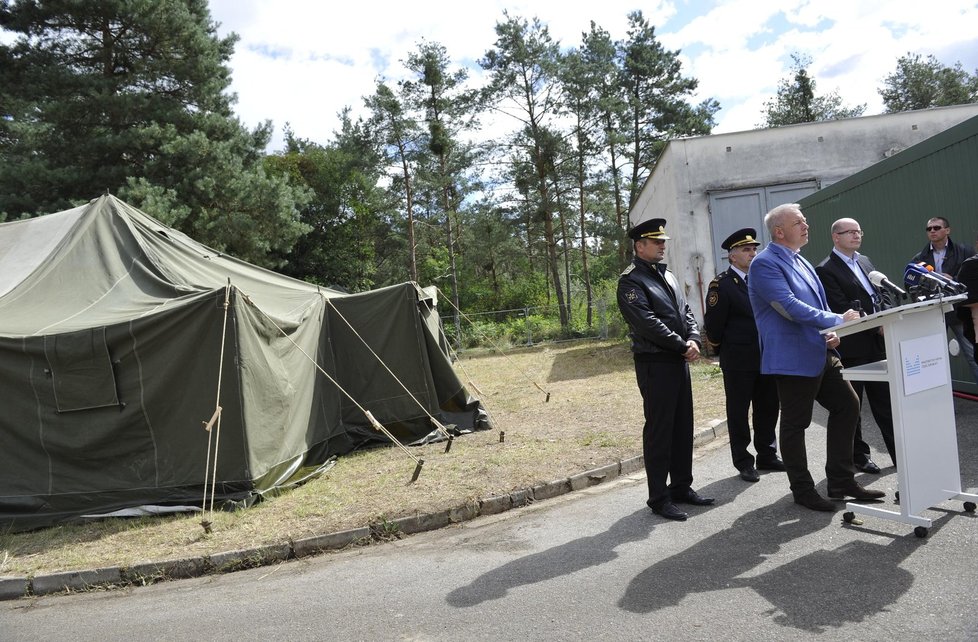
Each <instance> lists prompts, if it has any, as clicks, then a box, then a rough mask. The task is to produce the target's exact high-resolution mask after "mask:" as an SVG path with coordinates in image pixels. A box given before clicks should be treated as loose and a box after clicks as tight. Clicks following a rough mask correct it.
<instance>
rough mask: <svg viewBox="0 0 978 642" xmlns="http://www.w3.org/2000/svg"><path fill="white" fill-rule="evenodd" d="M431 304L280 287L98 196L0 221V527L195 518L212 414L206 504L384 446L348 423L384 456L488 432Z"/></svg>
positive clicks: (239, 499)
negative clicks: (211, 485) (212, 482)
mask: <svg viewBox="0 0 978 642" xmlns="http://www.w3.org/2000/svg"><path fill="white" fill-rule="evenodd" d="M432 298H433V297H432V294H431V293H426V292H424V291H422V290H421V289H420V288H418V287H417V286H416V284H413V283H404V284H401V285H396V286H391V287H387V288H382V289H379V290H374V291H370V292H365V293H360V294H346V293H342V292H338V291H335V290H330V289H326V288H322V287H318V286H315V285H311V284H308V283H304V282H302V281H297V280H295V279H291V278H288V277H285V276H282V275H280V274H277V273H274V272H271V271H268V270H265V269H262V268H259V267H256V266H254V265H250V264H248V263H245V262H242V261H239V260H236V259H234V258H232V257H230V256H226V255H222V254H221V253H219V252H216V251H214V250H212V249H210V248H208V247H206V246H204V245H201V244H200V243H197V242H196V241H194V240H193V239H191V238H189V237H187V236H186V235H184V234H182V233H180V232H177V231H175V230H173V229H171V228H168V227H166V226H164V225H162V224H161V223H159V222H158V221H156V220H154V219H152V218H151V217H149V216H148V215H146V214H145V213H143V212H141V211H139V210H138V209H136V208H133V207H131V206H129V205H127V204H126V203H124V202H122V201H121V200H119V199H117V198H115V197H113V196H108V195H107V196H103V197H101V198H98V199H96V200H94V201H92V202H91V203H89V204H88V205H85V206H83V207H78V208H74V209H71V210H67V211H64V212H60V213H57V214H50V215H47V216H42V217H39V218H35V219H28V220H22V221H14V222H9V223H3V224H0V399H2V405H3V409H2V411H0V437H2V444H3V447H2V448H0V528H3V529H5V530H25V529H30V528H36V527H40V526H45V525H50V524H53V523H56V522H58V521H62V520H65V519H68V518H73V517H77V516H81V515H89V514H104V513H108V512H111V511H116V510H119V509H122V508H129V507H137V506H144V505H150V506H152V505H155V506H175V505H191V506H199V505H201V501H202V499H203V492H204V480H205V468H206V466H207V449H208V438H209V435H208V433H207V432H206V431H205V430H204V429H203V424H204V422H206V421H208V420H209V419H210V418H211V417H212V416H213V414H214V412H215V409H216V407H217V406H218V405H220V407H221V409H222V411H221V413H220V442H219V448H218V450H217V469H216V470H217V475H216V479H217V484H216V489H215V493H216V494H215V499H216V501H217V504H218V505H220V504H221V503H228V502H234V503H237V504H249V503H251V502H253V501H255V500H256V499H258V498H260V497H261V496H262V495H263V494H266V493H269V492H275V491H277V490H279V489H282V488H285V487H289V486H290V485H293V484H295V483H296V482H297V481H299V480H302V479H304V478H306V477H308V475H309V474H310V473H312V472H314V471H316V470H317V469H318V468H319V467H321V466H323V465H324V464H325V463H326V462H327V461H328V460H329V459H330V458H331V457H332V456H334V455H341V454H344V453H347V452H350V451H351V450H354V449H356V448H359V447H362V446H365V445H368V444H372V443H379V442H385V441H388V440H387V438H386V437H385V436H384V435H383V434H382V433H379V432H378V431H376V430H375V429H374V428H373V427H372V426H371V425H370V423H369V421H368V419H367V418H366V416H365V415H364V413H363V411H362V410H361V408H363V409H367V410H369V411H370V412H371V413H372V414H373V415H374V416H375V417H376V419H377V420H378V421H379V422H380V423H381V424H383V425H384V426H385V427H386V428H387V429H388V430H389V431H390V432H391V434H393V435H394V436H395V438H397V439H398V440H399V441H401V442H402V443H415V442H419V441H424V440H425V439H427V438H429V437H430V435H431V433H432V431H433V428H434V425H433V423H432V421H431V417H434V418H435V419H437V420H438V421H439V422H441V423H442V424H445V425H451V426H454V427H455V429H456V430H457V431H459V432H462V431H466V430H471V429H477V428H486V427H488V422H487V420H486V415H485V412H484V410H482V408H481V407H480V405H479V402H478V400H477V399H475V398H474V397H472V396H471V395H470V394H469V392H468V391H467V390H466V388H465V387H464V386H463V384H462V383H461V382H460V381H459V379H458V378H457V376H456V375H455V372H454V370H453V369H452V367H451V363H450V361H449V359H448V358H447V356H446V354H445V352H444V351H443V349H442V347H441V346H440V340H441V338H442V337H440V336H439V333H440V332H439V331H438V326H437V323H435V324H432V317H433V315H435V314H436V313H435V312H434V301H433V300H432ZM225 302H227V303H225ZM434 319H435V320H437V316H435V317H434ZM368 346H369V347H368ZM222 354H223V360H222V357H221V355H222ZM375 355H376V356H375ZM378 357H379V359H380V360H382V361H383V365H382V364H381V363H380V362H379V361H378ZM385 366H386V367H385ZM319 368H322V370H323V371H325V372H326V373H328V374H329V376H330V377H332V379H333V381H331V380H330V378H327V377H326V376H324V375H323V374H322V373H321V372H320V371H319ZM388 369H389V370H390V372H388ZM391 373H393V374H391ZM219 381H220V386H219V385H218V382H219ZM334 382H335V383H334ZM338 386H340V387H342V388H343V390H345V391H346V392H347V393H348V395H349V397H348V396H347V395H346V394H343V393H342V392H341V391H340V389H339V387H338ZM350 397H352V400H351V399H350ZM419 404H420V405H419ZM215 434H216V431H215Z"/></svg>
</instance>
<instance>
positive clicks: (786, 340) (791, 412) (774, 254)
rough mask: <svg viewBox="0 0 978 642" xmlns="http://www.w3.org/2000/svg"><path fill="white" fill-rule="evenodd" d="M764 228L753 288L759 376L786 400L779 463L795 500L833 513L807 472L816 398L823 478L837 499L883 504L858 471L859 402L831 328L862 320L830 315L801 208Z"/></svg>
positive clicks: (791, 206)
mask: <svg viewBox="0 0 978 642" xmlns="http://www.w3.org/2000/svg"><path fill="white" fill-rule="evenodd" d="M764 224H765V225H766V226H767V229H768V231H769V232H770V235H771V242H770V243H769V244H768V246H767V247H766V248H764V250H763V251H762V252H761V253H760V254H758V255H757V257H755V258H754V260H753V261H752V262H751V264H750V271H749V272H748V274H747V276H748V286H747V290H748V292H749V293H750V302H751V308H753V310H754V321H755V323H756V324H757V334H758V336H759V337H760V341H761V372H762V373H764V374H771V375H774V376H775V380H776V381H777V384H778V396H779V397H780V399H781V432H780V435H779V437H780V439H779V440H778V441H779V444H780V446H781V459H782V460H783V461H784V465H785V468H786V469H787V473H788V482H789V483H790V486H791V494H792V495H793V496H794V498H795V503H797V504H800V505H802V506H804V507H806V508H809V509H811V510H819V511H834V510H835V509H836V508H835V504H833V503H832V502H830V501H827V500H826V499H825V498H823V497H822V496H821V495H819V493H818V491H817V490H815V481H814V479H812V474H811V472H809V470H808V453H807V451H806V448H805V430H806V429H807V428H808V426H809V425H811V422H812V412H813V408H814V404H815V402H816V401H817V402H818V403H819V405H821V406H823V407H824V408H825V409H826V410H828V411H829V417H828V421H827V422H826V426H825V428H826V442H827V443H826V457H825V476H826V477H827V478H828V495H829V497H830V498H833V499H843V498H845V497H853V498H855V499H879V498H880V497H883V496H884V495H885V493H883V492H881V491H878V490H871V489H868V488H863V487H862V486H860V485H859V484H858V483H857V482H856V480H855V478H854V476H855V469H854V468H853V466H852V437H853V433H854V431H855V429H856V419H857V418H858V417H859V399H858V398H857V397H856V393H855V392H854V391H853V389H852V386H851V385H850V384H849V382H848V381H846V380H845V379H843V378H842V362H841V361H840V360H839V356H838V353H836V351H835V348H836V346H838V345H839V337H838V335H836V334H835V333H834V332H829V333H827V334H825V335H823V334H821V332H820V331H821V330H826V329H828V328H831V327H833V326H836V325H839V324H841V323H842V322H843V321H852V320H853V319H858V318H859V313H858V312H856V311H855V310H851V309H850V310H846V311H845V312H844V313H843V314H837V313H835V312H832V311H830V310H829V307H828V301H827V300H826V298H825V289H824V288H823V287H822V284H821V282H820V281H819V280H818V276H817V275H816V274H815V268H813V267H812V264H811V263H809V262H808V261H806V260H805V258H804V257H802V256H801V254H800V251H801V248H802V247H803V246H804V245H805V244H806V243H808V222H807V221H806V220H805V216H804V215H803V214H802V213H801V208H800V207H799V206H798V204H797V203H788V204H785V205H779V206H778V207H775V208H774V209H773V210H771V211H770V212H768V213H767V215H765V217H764Z"/></svg>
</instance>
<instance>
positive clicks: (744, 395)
mask: <svg viewBox="0 0 978 642" xmlns="http://www.w3.org/2000/svg"><path fill="white" fill-rule="evenodd" d="M723 391H724V393H725V395H726V405H727V433H728V434H729V435H730V455H731V457H732V459H733V465H734V468H736V469H737V470H743V469H744V468H747V467H748V466H753V465H754V463H755V462H754V456H753V455H751V454H750V451H748V450H747V447H748V446H749V445H750V443H751V437H750V433H751V423H753V426H754V451H755V452H756V453H757V463H759V464H764V463H768V462H772V461H774V460H775V459H777V457H778V440H777V436H776V432H775V431H776V429H777V425H778V408H779V404H778V384H777V382H776V381H775V379H774V377H773V376H771V375H762V374H761V373H760V372H759V371H757V370H724V371H723ZM752 406H753V413H750V410H751V407H752ZM748 414H751V415H752V417H751V418H752V420H753V421H751V422H748Z"/></svg>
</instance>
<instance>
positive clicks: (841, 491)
mask: <svg viewBox="0 0 978 642" xmlns="http://www.w3.org/2000/svg"><path fill="white" fill-rule="evenodd" d="M829 497H831V498H832V499H845V498H846V497H852V498H853V499H880V498H881V497H886V493H884V492H883V491H881V490H872V489H869V488H863V487H862V486H860V485H859V484H857V483H856V482H855V481H852V482H850V483H848V484H846V485H845V486H842V487H841V488H832V487H831V486H830V487H829Z"/></svg>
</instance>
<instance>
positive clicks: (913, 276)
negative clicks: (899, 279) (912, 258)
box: [903, 263, 950, 294]
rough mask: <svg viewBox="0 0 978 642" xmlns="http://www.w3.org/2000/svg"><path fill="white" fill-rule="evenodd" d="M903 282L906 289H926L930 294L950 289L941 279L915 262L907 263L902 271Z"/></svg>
mask: <svg viewBox="0 0 978 642" xmlns="http://www.w3.org/2000/svg"><path fill="white" fill-rule="evenodd" d="M903 283H904V284H905V285H906V286H907V289H910V288H913V289H920V290H926V291H927V292H930V293H932V294H938V293H941V294H943V293H945V291H946V290H948V289H950V288H949V287H947V286H946V284H945V283H944V281H943V280H941V279H939V278H937V277H936V276H934V275H933V274H931V273H930V272H928V271H927V270H926V269H924V267H923V266H922V265H918V264H917V263H908V264H907V269H906V271H905V272H904V273H903Z"/></svg>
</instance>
